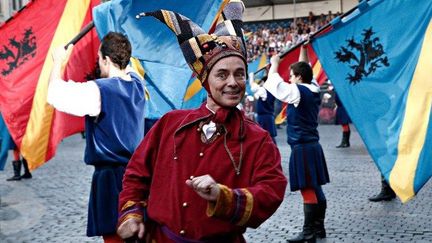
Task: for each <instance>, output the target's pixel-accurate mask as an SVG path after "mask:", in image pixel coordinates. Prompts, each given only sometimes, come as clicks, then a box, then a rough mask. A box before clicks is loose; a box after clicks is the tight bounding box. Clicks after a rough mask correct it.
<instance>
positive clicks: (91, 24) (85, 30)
mask: <svg viewBox="0 0 432 243" xmlns="http://www.w3.org/2000/svg"><path fill="white" fill-rule="evenodd" d="M93 27H94V22H93V21H91V22H89V23H88V24H87V25H86V26H84V28H83V29H82V30H81V31H80V32H79V33H78V34H77V35H76V36H75V37H74V38H73V39H72V40H71V41H69V43H67V44H66V45H65V47H64V48H65V49H67V46H68V45H70V44H73V45H75V44H76V43H77V42H78V41H79V40H81V39H82V38H83V37H84V36H85V35H86V34H87V33H88V32H90V30H91V29H92V28H93Z"/></svg>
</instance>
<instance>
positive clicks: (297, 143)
mask: <svg viewBox="0 0 432 243" xmlns="http://www.w3.org/2000/svg"><path fill="white" fill-rule="evenodd" d="M297 87H298V89H299V91H300V103H299V104H298V106H297V107H295V106H294V105H293V104H289V105H288V109H287V119H288V123H287V135H288V136H287V137H288V144H290V145H291V156H290V163H289V174H290V176H289V179H290V187H291V191H296V190H299V189H302V188H306V187H307V188H316V187H318V186H320V185H323V184H326V183H328V182H329V181H330V179H329V175H328V171H327V165H326V161H325V158H324V153H323V150H322V148H321V145H320V144H319V142H318V141H319V135H318V130H317V127H318V111H319V105H320V103H321V99H320V95H319V93H313V92H312V91H310V90H309V89H308V88H307V87H305V86H304V85H297Z"/></svg>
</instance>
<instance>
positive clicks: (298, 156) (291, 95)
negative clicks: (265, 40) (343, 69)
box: [264, 47, 329, 242]
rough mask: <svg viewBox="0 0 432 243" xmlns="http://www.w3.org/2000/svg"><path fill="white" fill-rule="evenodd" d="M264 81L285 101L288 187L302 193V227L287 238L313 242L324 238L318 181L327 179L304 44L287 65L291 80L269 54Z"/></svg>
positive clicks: (317, 100) (315, 91)
mask: <svg viewBox="0 0 432 243" xmlns="http://www.w3.org/2000/svg"><path fill="white" fill-rule="evenodd" d="M270 62H271V67H270V70H269V76H268V79H267V82H266V83H265V84H264V88H266V89H267V90H268V91H269V92H270V93H272V94H273V95H274V96H275V97H276V98H277V99H279V100H281V101H283V102H286V103H288V108H287V119H288V120H287V137H288V144H289V145H290V146H291V156H290V161H289V179H290V187H291V191H297V190H300V192H301V194H302V196H303V202H304V204H303V209H304V225H303V231H302V232H301V233H300V234H299V235H298V236H297V237H295V238H293V239H289V240H288V241H289V242H315V239H316V237H320V238H325V237H326V233H325V228H324V218H325V211H326V207H327V201H326V198H325V195H324V192H323V190H322V188H321V185H323V184H326V183H328V182H329V175H328V171H327V165H326V161H325V158H324V153H323V150H322V147H321V145H320V143H319V134H318V130H317V126H318V110H319V105H320V102H321V100H320V94H319V91H320V89H319V87H318V84H317V83H316V82H314V81H313V80H312V68H311V67H310V65H309V64H308V63H307V54H306V48H303V47H302V49H301V55H300V61H299V62H297V63H294V64H292V65H291V66H290V69H291V71H290V82H291V83H290V84H288V83H286V82H284V80H283V79H282V77H281V76H280V75H279V73H278V72H277V70H278V67H279V62H280V58H279V56H277V55H275V56H273V57H272V58H271V60H270Z"/></svg>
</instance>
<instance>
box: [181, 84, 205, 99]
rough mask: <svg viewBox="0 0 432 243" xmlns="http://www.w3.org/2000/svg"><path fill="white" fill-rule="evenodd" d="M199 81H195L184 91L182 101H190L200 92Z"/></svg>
mask: <svg viewBox="0 0 432 243" xmlns="http://www.w3.org/2000/svg"><path fill="white" fill-rule="evenodd" d="M201 88H202V86H201V81H199V79H197V78H196V79H195V80H194V81H193V82H192V83H191V85H189V87H188V88H187V90H186V94H185V96H184V99H183V100H184V101H188V100H190V99H191V98H192V97H193V96H194V95H196V94H197V93H198V92H199V91H200V90H201Z"/></svg>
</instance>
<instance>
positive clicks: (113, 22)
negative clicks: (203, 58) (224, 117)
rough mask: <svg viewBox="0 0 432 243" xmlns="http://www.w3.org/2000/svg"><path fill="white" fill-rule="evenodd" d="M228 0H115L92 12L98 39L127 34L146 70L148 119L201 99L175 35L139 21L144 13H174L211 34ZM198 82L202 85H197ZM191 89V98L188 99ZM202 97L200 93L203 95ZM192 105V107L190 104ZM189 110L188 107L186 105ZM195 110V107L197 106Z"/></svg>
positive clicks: (149, 20)
mask: <svg viewBox="0 0 432 243" xmlns="http://www.w3.org/2000/svg"><path fill="white" fill-rule="evenodd" d="M226 3H227V0H206V1H202V0H187V1H186V0H164V1H158V0H145V1H131V0H112V1H110V2H106V3H104V4H101V5H99V6H97V7H95V8H94V9H93V19H94V23H95V26H96V29H97V32H98V35H99V37H103V36H105V35H106V34H107V33H108V32H109V31H116V32H121V33H123V34H125V35H126V36H127V37H128V39H129V40H130V42H131V44H132V56H133V57H135V58H137V59H139V60H140V63H141V65H142V67H143V69H144V72H145V75H143V76H144V79H145V80H146V88H147V89H148V91H149V93H150V98H149V100H148V102H146V111H145V112H146V118H149V119H158V118H160V117H161V116H162V115H164V114H165V113H167V112H168V111H171V110H175V109H180V108H183V107H184V106H183V102H184V101H189V99H190V98H192V97H194V99H192V100H190V101H189V102H191V104H192V103H193V104H195V103H194V102H193V101H195V100H200V99H201V98H200V96H199V95H198V96H195V95H196V94H197V93H198V91H199V89H193V87H192V88H191V87H190V86H189V85H191V84H192V83H193V81H194V80H192V81H191V80H190V79H191V77H192V71H191V70H190V68H189V67H188V65H187V63H186V61H185V59H184V57H183V54H182V52H181V49H180V46H179V44H178V42H177V38H176V36H175V35H174V34H173V33H172V31H171V30H170V29H169V28H167V27H166V26H165V25H164V24H162V23H160V22H159V21H157V20H156V19H154V18H141V19H139V20H138V19H136V15H137V14H139V13H141V12H150V11H155V10H159V9H166V10H171V11H175V12H177V13H180V14H182V15H184V16H187V17H188V18H189V19H191V20H192V21H193V22H195V23H196V24H198V25H199V26H201V27H202V29H204V30H207V31H209V30H210V27H211V26H212V25H213V23H215V21H216V18H217V16H219V14H220V13H221V11H222V9H223V6H224V4H226ZM198 83H199V82H198ZM188 88H189V91H190V97H187V98H189V99H185V94H186V91H187V89H188ZM200 94H201V93H200ZM190 106H192V105H190ZM186 107H187V106H186ZM195 107H196V104H195Z"/></svg>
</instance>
